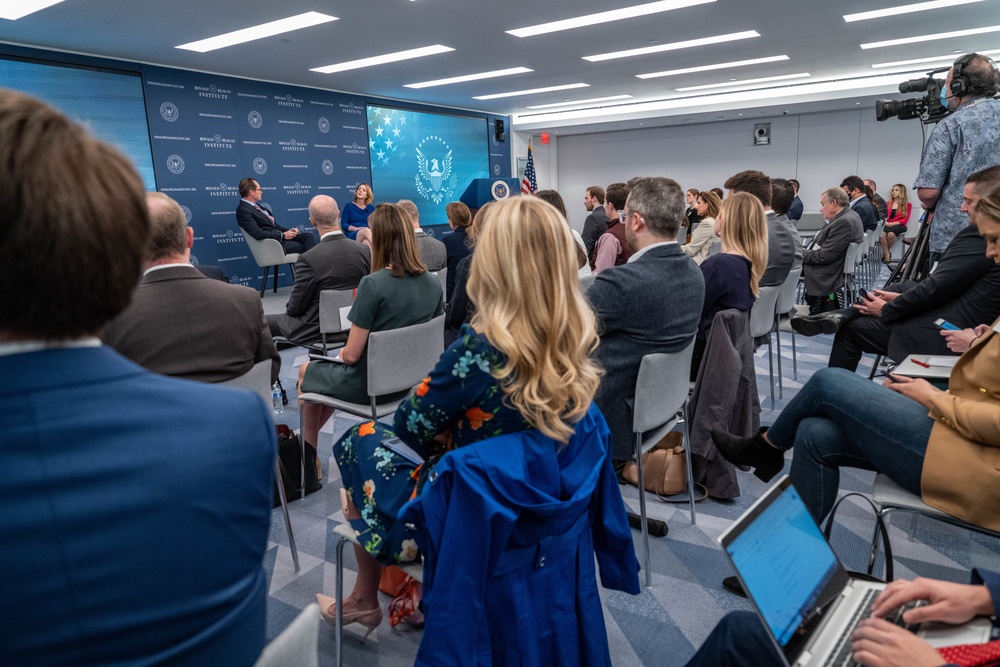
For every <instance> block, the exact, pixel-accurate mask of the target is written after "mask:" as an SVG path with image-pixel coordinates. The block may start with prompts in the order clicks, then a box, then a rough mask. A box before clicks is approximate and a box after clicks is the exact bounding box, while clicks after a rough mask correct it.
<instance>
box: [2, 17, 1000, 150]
mask: <svg viewBox="0 0 1000 667" xmlns="http://www.w3.org/2000/svg"><path fill="white" fill-rule="evenodd" d="M913 1H914V0H842V1H841V2H836V3H833V2H821V1H820V0H717V1H716V2H712V3H709V4H704V5H700V6H694V7H688V8H684V9H678V10H673V11H669V12H664V13H660V14H655V15H650V16H645V17H641V18H634V19H626V20H620V21H617V22H615V23H613V24H605V25H594V26H589V27H582V28H577V29H573V30H568V31H564V32H557V33H552V34H547V35H540V36H535V37H527V38H518V37H514V36H512V35H509V34H507V33H506V32H505V31H506V30H510V29H514V28H521V27H525V26H527V25H533V24H536V23H543V22H547V21H554V20H560V19H566V18H571V17H574V16H579V15H583V14H588V13H593V12H600V11H607V10H610V9H616V8H620V7H626V6H631V5H635V4H641V2H642V0H575V1H573V2H565V1H564V2H553V1H551V0H549V1H544V0H543V1H541V2H540V1H539V0H504V1H502V2H501V1H496V2H485V1H483V0H415V1H411V0H367V1H365V2H362V1H359V0H284V1H283V2H273V0H214V1H211V2H206V1H205V0H166V1H164V0H159V1H158V2H150V1H149V0H66V2H63V3H62V4H58V5H55V6H52V7H49V8H47V9H44V10H41V11H39V12H36V13H34V14H31V15H29V16H27V17H25V18H22V19H20V20H17V21H8V20H3V19H0V41H3V42H8V43H13V44H21V45H28V46H38V47H43V48H50V49H56V50H61V51H70V52H76V53H83V54H89V55H97V56H105V57H110V58H118V59H123V60H130V61H137V62H143V63H153V64H158V65H165V66H170V67H179V68H184V69H191V70H199V71H206V72H216V73H220V74H225V75H231V76H238V77H246V78H252V79H260V80H266V81H276V82H282V83H290V84H295V85H303V86H310V87H314V88H324V89H329V90H338V91H344V92H351V93H358V94H363V95H370V96H378V97H386V98H391V99H399V100H410V101H415V102H425V103H429V104H436V105H443V106H450V107H459V108H465V109H476V110H482V111H490V112H495V113H504V114H511V115H514V116H519V115H522V116H523V114H527V113H537V112H531V111H530V110H528V109H526V107H527V105H536V104H547V103H555V102H563V101H565V100H577V99H587V98H595V97H605V96H610V95H622V94H627V95H631V96H633V99H631V100H625V102H628V103H641V102H648V101H653V100H663V99H666V98H674V97H687V98H689V101H688V102H683V103H681V104H679V105H677V108H674V109H669V110H666V111H643V112H639V113H636V112H632V111H630V110H628V109H627V108H625V107H623V108H622V109H619V110H616V111H615V113H614V114H612V115H606V116H599V117H597V118H579V119H576V118H574V119H558V120H556V119H550V118H540V119H539V118H535V119H526V118H523V117H522V118H515V127H514V129H515V130H530V131H533V132H538V131H543V130H548V131H552V132H557V131H558V132H562V133H564V134H565V133H579V132H593V131H595V130H597V131H605V130H613V129H625V128H633V127H637V126H638V125H639V124H640V123H642V124H644V125H646V126H649V125H663V124H674V123H681V122H705V121H710V120H718V119H720V118H721V119H726V120H729V119H732V118H734V117H737V114H741V113H742V114H746V115H747V116H753V115H761V114H764V115H773V114H775V113H778V114H780V113H781V112H782V111H784V110H788V111H789V113H802V112H812V111H826V110H832V109H844V108H856V107H857V106H858V105H859V104H861V105H865V106H870V105H871V102H872V100H874V99H875V98H876V97H885V96H887V95H888V94H889V93H892V91H893V90H894V88H895V85H894V83H889V84H886V85H882V86H878V87H873V88H866V89H860V90H855V89H851V87H849V89H848V90H845V91H841V92H839V93H815V94H812V95H808V96H786V95H785V94H783V93H774V94H771V95H769V98H768V99H764V100H750V101H747V100H731V99H726V98H722V99H721V100H720V99H719V98H718V95H716V96H715V97H705V95H708V92H701V93H693V92H692V93H679V92H676V91H675V90H674V89H675V88H678V87H684V86H696V85H704V84H711V83H722V82H727V81H729V80H730V79H733V78H737V79H749V78H759V77H768V76H777V75H782V74H792V73H798V72H808V73H809V74H811V75H812V79H805V80H802V81H801V84H800V82H797V81H792V82H789V83H790V84H800V85H804V84H807V83H808V82H809V81H811V80H815V79H821V80H825V79H840V80H843V79H853V78H861V77H866V76H871V75H872V74H873V73H875V72H876V71H875V70H873V69H872V68H871V65H872V64H873V63H877V62H888V61H897V60H905V59H912V58H920V57H927V56H940V55H948V54H951V53H956V54H960V53H964V52H966V51H972V50H976V51H983V50H991V49H996V48H1000V32H994V33H990V34H983V35H978V36H972V37H961V38H950V39H944V40H936V41H931V42H925V43H916V44H909V45H905V46H894V47H887V48H878V49H869V50H862V49H861V48H860V44H862V43H867V42H876V41H881V40H887V39H894V38H900V37H910V36H916V35H926V34H930V33H939V32H948V31H956V30H964V29H969V28H976V27H984V26H993V25H1000V0H985V1H984V2H979V3H975V4H969V5H964V6H957V7H951V8H945V9H936V10H932V11H924V12H916V13H910V14H906V15H902V16H897V17H889V18H880V19H874V20H869V21H861V22H853V23H847V22H845V21H844V19H843V15H844V14H848V13H854V12H861V11H868V10H873V9H881V8H884V7H891V6H896V5H901V4H909V3H910V2H913ZM307 11H318V12H323V13H326V14H331V15H333V16H336V17H338V18H339V20H338V21H333V22H330V23H326V24H323V25H319V26H316V27H312V28H307V29H303V30H299V31H296V32H292V33H287V34H284V35H279V36H276V37H270V38H267V39H264V40H260V41H256V42H250V43H246V44H241V45H237V46H232V47H228V48H224V49H221V50H217V51H212V52H209V53H195V52H191V51H185V50H180V49H176V48H174V47H175V46H177V45H178V44H182V43H186V42H190V41H193V40H198V39H202V38H205V37H211V36H214V35H218V34H220V33H224V32H229V31H233V30H238V29H241V28H245V27H248V26H251V25H255V24H258V23H263V22H266V21H273V20H277V19H281V18H285V17H288V16H292V15H295V14H299V13H303V12H307ZM746 30H756V31H757V32H758V33H760V35H761V36H760V37H758V38H754V39H746V40H741V41H734V42H729V43H725V44H717V45H712V46H702V47H696V48H690V49H684V50H676V51H669V52H665V53H659V54H652V55H644V56H637V57H631V58H622V59H618V60H609V61H604V62H597V63H592V62H588V61H585V60H583V59H582V57H583V56H587V55H594V54H599V53H604V52H608V51H618V50H624V49H632V48H641V47H646V46H655V45H656V44H665V43H672V42H677V41H682V40H688V39H694V38H699V37H708V36H712V35H719V34H725V33H732V32H740V31H746ZM431 44H444V45H447V46H450V47H453V48H454V49H455V50H454V51H452V52H450V53H445V54H441V55H434V56H429V57H426V58H421V59H418V60H409V61H404V62H398V63H393V64H387V65H380V66H376V67H369V68H366V69H358V70H353V71H347V72H340V73H336V74H319V73H316V72H311V71H309V69H310V68H312V67H320V66H323V65H329V64H332V63H336V62H341V61H346V60H354V59H358V58H364V57H369V56H374V55H379V54H383V53H388V52H395V51H402V50H406V49H413V48H417V47H421V46H427V45H431ZM782 54H785V55H788V56H789V60H787V61H783V62H774V63H768V64H762V65H755V66H749V67H741V68H738V69H727V70H719V71H714V72H701V73H694V74H686V75H679V76H673V77H668V78H660V79H647V80H642V79H638V78H636V75H637V74H641V73H647V72H656V71H662V70H667V69H679V68H687V67H695V66H699V65H708V64H713V63H721V62H730V61H736V60H744V59H752V58H762V57H766V56H775V55H782ZM956 57H957V56H956ZM510 67H528V68H531V69H532V70H534V71H533V72H532V73H527V74H519V75H515V76H508V77H503V78H496V79H488V80H481V81H473V82H467V83H460V84H453V85H446V86H440V87H434V88H425V89H421V90H414V89H409V88H405V87H403V86H404V84H407V83H415V82H420V81H426V80H431V79H438V78H445V77H453V76H460V75H463V74H470V73H475V72H480V71H487V70H495V69H505V68H510ZM921 67H930V66H911V67H910V68H908V69H909V70H911V71H912V72H914V73H916V72H919V71H921ZM904 78H912V77H909V76H904ZM577 82H583V83H587V84H589V87H588V88H580V89H577V90H567V91H561V92H551V93H544V94H537V95H528V96H520V97H511V98H504V99H496V100H489V101H478V100H475V99H473V97H474V96H476V95H485V94H490V93H498V92H505V91H512V90H524V89H531V88H539V87H545V86H555V85H561V84H569V83H577ZM895 97H900V96H899V95H898V94H896V95H895ZM548 111H555V110H548Z"/></svg>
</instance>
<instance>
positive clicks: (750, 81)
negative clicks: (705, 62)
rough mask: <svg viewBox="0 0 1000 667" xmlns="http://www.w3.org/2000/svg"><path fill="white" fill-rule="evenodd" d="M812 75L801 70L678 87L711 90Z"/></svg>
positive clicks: (681, 91) (679, 91)
mask: <svg viewBox="0 0 1000 667" xmlns="http://www.w3.org/2000/svg"><path fill="white" fill-rule="evenodd" d="M808 76H810V74H809V72H799V73H797V74H782V75H780V76H765V77H761V78H759V79H743V80H741V81H726V82H725V83H709V84H706V85H704V86H687V87H685V88H677V89H676V90H677V92H678V93H688V92H691V91H693V90H711V89H712V88H729V87H731V86H748V85H753V84H755V83H768V82H770V81H788V80H789V79H804V78H806V77H808Z"/></svg>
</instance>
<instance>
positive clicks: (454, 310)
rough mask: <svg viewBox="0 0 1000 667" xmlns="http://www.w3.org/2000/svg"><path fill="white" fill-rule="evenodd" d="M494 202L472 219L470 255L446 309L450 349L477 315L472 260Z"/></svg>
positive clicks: (468, 239) (462, 264)
mask: <svg viewBox="0 0 1000 667" xmlns="http://www.w3.org/2000/svg"><path fill="white" fill-rule="evenodd" d="M492 204H493V202H486V203H485V204H483V206H482V207H481V208H480V209H479V210H478V211H476V216H475V217H474V218H473V219H472V224H471V225H469V228H468V230H467V231H466V243H467V244H468V247H469V254H468V255H466V256H465V257H463V258H462V261H460V262H459V263H458V275H457V276H455V288H454V289H453V290H452V291H451V299H449V300H448V303H447V304H445V309H444V313H445V314H444V346H445V347H448V346H449V345H451V344H452V343H454V342H455V339H456V338H458V332H459V331H461V329H462V325H463V324H468V323H469V322H471V321H472V316H473V315H475V314H476V307H475V306H474V305H473V304H472V302H471V301H470V300H469V290H468V287H469V271H470V269H471V268H472V258H473V256H474V255H475V251H476V237H477V236H478V234H479V230H480V229H481V228H482V225H483V213H484V212H485V211H486V209H487V208H489V207H490V206H492Z"/></svg>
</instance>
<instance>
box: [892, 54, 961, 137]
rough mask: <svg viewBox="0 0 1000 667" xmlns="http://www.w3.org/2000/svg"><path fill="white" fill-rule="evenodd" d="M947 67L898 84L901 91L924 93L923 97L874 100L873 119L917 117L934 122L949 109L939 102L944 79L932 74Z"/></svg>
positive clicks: (948, 112) (946, 113)
mask: <svg viewBox="0 0 1000 667" xmlns="http://www.w3.org/2000/svg"><path fill="white" fill-rule="evenodd" d="M947 71H948V68H947V67H945V68H944V69H936V70H934V71H932V72H928V73H927V76H926V77H923V78H921V79H911V80H910V81H904V82H903V83H901V84H899V92H901V93H926V94H925V95H924V96H923V97H911V98H910V99H908V100H875V120H878V121H883V120H889V119H890V118H898V119H899V120H910V119H911V118H919V119H920V120H921V122H922V123H924V124H925V125H929V124H931V123H936V122H938V121H939V120H941V119H942V118H944V117H945V116H947V115H948V114H950V113H951V111H949V110H948V107H946V106H943V105H942V104H941V98H940V95H941V89H942V88H943V87H944V79H935V78H934V75H935V74H938V73H940V72H947Z"/></svg>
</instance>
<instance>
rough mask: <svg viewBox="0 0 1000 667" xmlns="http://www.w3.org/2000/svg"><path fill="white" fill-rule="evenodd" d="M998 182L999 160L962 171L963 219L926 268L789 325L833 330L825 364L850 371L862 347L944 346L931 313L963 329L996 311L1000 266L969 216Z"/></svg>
mask: <svg viewBox="0 0 1000 667" xmlns="http://www.w3.org/2000/svg"><path fill="white" fill-rule="evenodd" d="M998 186H1000V166H996V167H990V168H988V169H983V170H982V171H978V172H976V173H974V174H973V175H972V176H970V177H969V179H968V180H967V181H966V184H965V192H964V196H963V199H962V207H961V210H962V212H963V213H966V214H967V215H968V218H969V224H968V225H967V226H966V228H965V229H963V230H962V231H961V232H959V233H958V234H957V235H956V236H955V238H954V239H952V241H951V242H950V243H949V244H948V247H947V248H946V249H945V251H944V254H942V255H941V260H940V261H939V262H938V263H937V266H936V267H935V268H934V270H933V271H932V272H931V274H930V275H929V276H927V277H926V278H924V279H923V280H921V281H920V282H915V281H912V280H906V281H903V282H897V283H892V284H891V285H887V286H886V288H885V289H884V290H874V292H873V293H871V296H869V297H866V298H865V300H864V302H863V303H860V304H856V305H854V306H853V307H852V308H847V309H845V310H839V311H833V312H829V313H822V314H819V315H809V316H807V317H795V318H792V322H791V324H792V328H793V329H795V331H797V332H798V333H800V334H802V335H804V336H815V335H817V334H820V333H836V334H837V336H836V337H835V338H834V340H833V350H831V352H830V366H831V367H833V368H846V369H847V370H849V371H855V370H857V368H858V363H859V362H860V361H861V355H862V354H863V353H865V352H871V353H875V354H883V355H886V356H888V357H889V358H890V359H892V360H893V361H897V362H899V361H902V360H903V359H905V358H906V357H907V356H908V355H911V354H928V355H933V354H949V353H950V352H949V350H948V345H947V343H948V340H947V339H946V338H943V337H942V336H941V334H940V329H939V328H938V326H937V325H936V324H935V321H936V320H938V319H944V320H947V321H948V322H950V323H952V324H954V325H955V326H957V327H958V328H959V329H965V328H971V327H975V326H976V325H978V324H982V323H984V322H992V321H993V320H995V319H996V318H997V316H1000V266H997V265H996V264H995V263H994V262H993V260H992V259H990V258H989V257H987V256H986V241H984V240H983V237H981V236H980V235H979V231H978V230H977V229H976V224H975V205H976V202H978V201H979V199H980V197H982V196H984V195H986V194H987V193H989V192H990V191H992V190H993V189H994V188H996V187H998ZM932 224H933V223H932Z"/></svg>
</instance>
